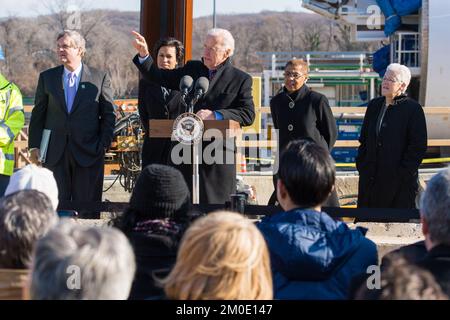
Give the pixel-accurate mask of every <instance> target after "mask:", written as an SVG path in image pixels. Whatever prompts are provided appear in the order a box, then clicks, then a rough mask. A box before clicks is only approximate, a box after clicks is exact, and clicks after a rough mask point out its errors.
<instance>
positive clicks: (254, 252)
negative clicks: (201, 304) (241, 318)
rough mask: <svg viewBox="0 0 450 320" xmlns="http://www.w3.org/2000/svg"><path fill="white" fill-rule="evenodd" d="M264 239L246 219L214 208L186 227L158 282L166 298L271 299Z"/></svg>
mask: <svg viewBox="0 0 450 320" xmlns="http://www.w3.org/2000/svg"><path fill="white" fill-rule="evenodd" d="M269 259H270V258H269V253H268V249H267V246H266V243H265V240H264V238H263V236H262V235H261V233H260V232H259V230H258V229H257V228H256V226H255V225H254V224H253V222H252V221H250V220H249V219H247V218H245V217H243V216H241V215H239V214H237V213H231V212H225V211H224V212H215V213H211V214H209V215H207V216H205V217H202V218H199V219H198V220H196V221H195V222H194V223H193V224H192V225H191V226H190V227H189V229H188V230H187V231H186V233H185V235H184V237H183V240H182V243H181V246H180V249H179V251H178V256H177V262H176V264H175V266H174V268H173V269H172V271H171V273H170V274H169V276H168V277H167V278H166V279H164V280H163V281H162V283H163V284H164V285H165V286H164V290H165V292H166V295H167V297H168V298H169V299H176V300H186V299H192V300H254V299H272V296H273V289H272V275H271V270H270V261H269Z"/></svg>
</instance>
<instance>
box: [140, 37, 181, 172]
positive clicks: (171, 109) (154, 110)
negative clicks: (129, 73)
mask: <svg viewBox="0 0 450 320" xmlns="http://www.w3.org/2000/svg"><path fill="white" fill-rule="evenodd" d="M154 55H155V56H156V61H157V65H158V68H160V69H168V70H171V69H176V68H178V67H181V66H182V64H183V59H184V46H183V44H182V43H181V42H180V41H178V40H177V39H174V38H164V39H161V40H159V41H158V42H157V43H156V44H155V47H154ZM138 107H139V115H140V118H141V122H142V125H143V127H144V129H145V138H144V145H143V147H142V168H145V167H146V166H147V165H149V164H152V163H158V164H165V165H170V164H171V163H172V162H171V161H170V153H171V150H172V145H173V144H172V143H171V141H170V139H166V138H152V139H150V137H149V129H150V128H149V120H151V119H176V118H177V117H178V116H179V115H180V114H181V113H183V112H184V111H185V107H184V105H183V102H182V99H181V93H180V92H179V91H177V90H170V89H167V88H165V87H162V86H160V85H158V84H156V83H152V82H149V81H147V80H145V79H142V80H141V81H140V82H139V104H138Z"/></svg>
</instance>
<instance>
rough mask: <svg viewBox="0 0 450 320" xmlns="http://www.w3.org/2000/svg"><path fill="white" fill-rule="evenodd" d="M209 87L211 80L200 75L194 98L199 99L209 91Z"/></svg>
mask: <svg viewBox="0 0 450 320" xmlns="http://www.w3.org/2000/svg"><path fill="white" fill-rule="evenodd" d="M208 89H209V80H208V78H206V77H200V78H198V80H197V82H196V83H195V96H194V100H195V101H197V100H198V99H200V98H201V97H202V96H203V95H204V94H205V93H206V92H208Z"/></svg>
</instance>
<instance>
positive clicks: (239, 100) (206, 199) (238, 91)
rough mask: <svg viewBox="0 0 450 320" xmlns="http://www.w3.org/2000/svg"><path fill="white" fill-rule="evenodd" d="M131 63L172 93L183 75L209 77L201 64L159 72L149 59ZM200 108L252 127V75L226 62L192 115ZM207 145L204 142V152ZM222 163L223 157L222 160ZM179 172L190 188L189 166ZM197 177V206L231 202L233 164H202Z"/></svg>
mask: <svg viewBox="0 0 450 320" xmlns="http://www.w3.org/2000/svg"><path fill="white" fill-rule="evenodd" d="M133 61H134V63H135V64H136V66H137V67H138V69H139V70H140V71H141V73H142V75H143V76H144V78H145V79H147V80H148V81H151V82H154V83H157V84H159V85H162V86H164V87H166V88H170V89H174V90H176V89H178V87H179V84H180V80H181V78H182V77H183V76H185V75H189V76H191V77H192V78H193V79H194V81H196V80H197V79H198V78H200V77H206V78H208V77H209V71H208V68H207V67H206V66H205V65H204V64H203V62H201V61H188V62H187V63H186V65H184V66H183V67H182V68H178V69H174V70H162V69H158V68H157V67H156V65H155V64H154V63H153V60H152V58H151V57H149V58H148V59H147V60H146V61H145V62H144V63H143V64H140V63H139V59H138V56H136V57H135V58H134V60H133ZM201 109H209V110H213V111H217V112H219V113H220V114H222V116H223V119H224V120H235V121H237V122H239V123H240V124H241V126H248V125H251V124H252V123H253V121H254V119H255V108H254V104H253V97H252V78H251V76H250V75H249V74H247V73H245V72H243V71H241V70H239V69H237V68H235V67H233V65H232V64H231V62H230V60H229V59H228V60H227V61H225V63H224V64H223V66H222V67H221V68H219V69H218V70H217V73H216V74H215V76H214V78H213V79H212V80H211V81H210V84H209V90H208V92H207V93H206V94H205V95H204V96H203V97H202V98H201V99H199V101H198V102H197V104H196V105H195V107H194V112H197V111H199V110H201ZM206 146H207V145H206V144H205V143H204V144H203V150H205V148H206ZM224 150H225V148H224ZM225 151H226V150H225ZM228 151H229V150H228ZM224 154H225V153H224ZM225 160H226V159H225V157H224V158H223V159H222V161H225ZM224 163H225V162H224ZM179 169H180V170H181V171H182V172H183V175H184V177H185V179H186V182H187V184H188V186H189V187H191V186H192V183H191V181H192V166H186V165H182V166H180V167H179ZM199 175H200V203H209V204H224V203H225V201H227V200H229V199H230V194H231V193H234V192H235V191H236V164H211V165H206V164H204V163H203V164H201V165H200V168H199Z"/></svg>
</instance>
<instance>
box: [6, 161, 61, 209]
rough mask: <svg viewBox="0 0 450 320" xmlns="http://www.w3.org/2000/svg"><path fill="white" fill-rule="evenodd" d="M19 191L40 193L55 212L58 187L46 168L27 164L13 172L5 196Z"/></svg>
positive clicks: (51, 173)
mask: <svg viewBox="0 0 450 320" xmlns="http://www.w3.org/2000/svg"><path fill="white" fill-rule="evenodd" d="M21 190H37V191H40V192H42V193H43V194H45V195H46V196H47V197H49V199H50V200H51V202H52V204H53V208H54V209H55V211H56V208H58V186H57V184H56V180H55V178H54V177H53V172H51V171H50V170H48V169H46V168H41V167H38V166H36V165H34V164H29V165H27V166H26V167H24V168H22V169H20V170H19V171H17V172H15V173H14V174H13V175H12V176H11V178H10V180H9V184H8V187H7V188H6V191H5V196H7V195H10V194H12V193H15V192H17V191H21Z"/></svg>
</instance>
